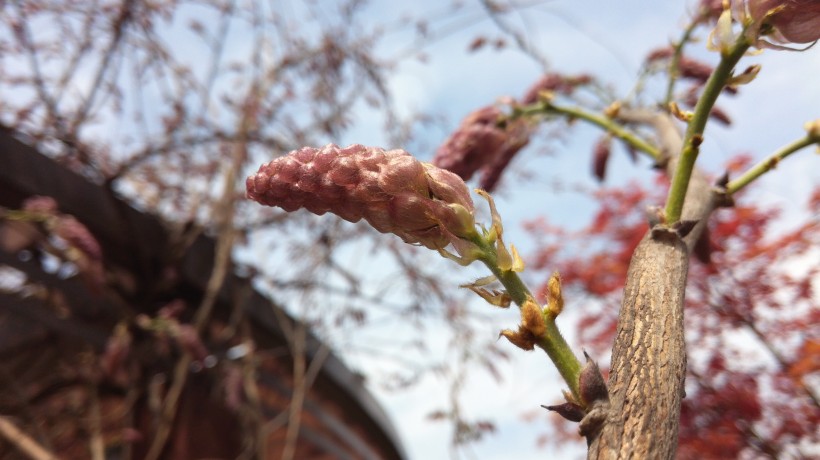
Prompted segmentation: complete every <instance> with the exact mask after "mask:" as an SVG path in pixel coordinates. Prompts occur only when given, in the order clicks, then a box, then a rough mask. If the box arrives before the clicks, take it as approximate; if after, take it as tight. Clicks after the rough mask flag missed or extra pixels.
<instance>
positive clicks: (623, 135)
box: [518, 102, 661, 160]
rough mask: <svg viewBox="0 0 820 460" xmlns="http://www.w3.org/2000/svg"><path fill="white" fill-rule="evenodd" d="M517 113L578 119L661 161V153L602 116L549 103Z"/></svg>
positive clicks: (535, 105) (541, 103) (536, 105)
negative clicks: (560, 115)
mask: <svg viewBox="0 0 820 460" xmlns="http://www.w3.org/2000/svg"><path fill="white" fill-rule="evenodd" d="M518 111H519V112H518V113H520V114H521V115H534V114H540V113H559V114H562V115H566V116H567V117H568V118H570V119H572V118H578V119H581V120H584V121H587V122H589V123H591V124H593V125H596V126H599V127H600V128H602V129H604V130H605V131H607V132H608V133H610V134H612V135H613V136H614V137H616V138H618V139H620V140H622V141H624V142H625V143H627V144H629V145H631V146H632V147H634V148H635V149H636V150H639V151H641V152H644V153H646V154H647V155H649V156H650V157H652V158H653V159H655V160H660V159H661V152H660V150H658V149H657V148H656V147H655V146H653V145H652V144H650V143H648V142H646V141H645V140H643V139H641V138H640V137H638V136H637V135H635V133H633V132H631V131H629V130H628V129H626V128H625V127H624V126H623V125H621V124H619V123H616V122H615V121H614V120H612V119H611V118H609V117H606V116H604V115H599V114H597V113H592V112H589V111H586V110H584V109H582V108H580V107H565V106H560V105H555V104H553V103H551V102H540V103H537V104H533V105H530V106H526V107H521V108H519V109H518Z"/></svg>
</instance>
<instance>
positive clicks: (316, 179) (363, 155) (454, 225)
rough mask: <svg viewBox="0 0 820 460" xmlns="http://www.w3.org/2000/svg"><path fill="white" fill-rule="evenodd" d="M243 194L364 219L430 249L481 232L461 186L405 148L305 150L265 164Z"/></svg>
mask: <svg viewBox="0 0 820 460" xmlns="http://www.w3.org/2000/svg"><path fill="white" fill-rule="evenodd" d="M246 188H247V192H246V194H247V197H248V198H250V199H252V200H255V201H257V202H259V203H261V204H264V205H268V206H278V207H280V208H282V209H284V210H285V211H295V210H297V209H300V208H305V209H307V210H308V211H310V212H312V213H314V214H318V215H322V214H324V213H326V212H330V213H333V214H336V215H337V216H339V217H341V218H343V219H345V220H348V221H350V222H358V221H359V220H361V219H365V220H366V221H367V222H368V223H369V224H370V225H372V226H373V227H374V228H375V229H376V230H378V231H380V232H382V233H393V234H396V235H398V236H399V237H400V238H401V239H402V240H404V241H405V242H407V243H412V244H421V245H423V246H426V247H428V248H431V249H443V248H444V247H446V246H447V245H448V244H449V243H454V244H455V245H456V246H457V245H458V240H459V239H460V238H464V237H468V236H471V235H473V234H474V233H475V232H476V229H475V220H474V216H473V214H474V206H473V201H472V199H471V198H470V193H469V190H468V189H467V186H466V185H465V184H464V181H463V180H462V179H461V178H459V177H458V176H457V175H455V174H453V173H451V172H449V171H445V170H443V169H439V168H437V167H435V166H433V165H432V164H429V163H423V162H420V161H418V160H417V159H415V158H414V157H413V156H411V155H410V154H409V153H407V152H405V151H404V150H384V149H381V148H378V147H365V146H363V145H358V144H355V145H351V146H349V147H345V148H341V147H339V146H336V145H334V144H328V145H326V146H324V147H321V148H312V147H304V148H301V149H299V150H295V151H293V152H290V153H289V154H288V155H285V156H282V157H279V158H276V159H275V160H273V161H271V162H269V163H267V164H264V165H262V166H261V167H260V168H259V171H258V172H257V173H256V174H253V175H252V176H250V177H248V179H247V181H246ZM456 249H458V247H457V248H456Z"/></svg>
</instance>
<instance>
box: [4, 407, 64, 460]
mask: <svg viewBox="0 0 820 460" xmlns="http://www.w3.org/2000/svg"><path fill="white" fill-rule="evenodd" d="M0 436H3V438H5V439H6V441H8V442H9V443H11V444H12V445H14V446H15V447H17V449H19V450H20V452H22V453H24V454H26V455H27V456H28V457H29V458H31V459H32V460H58V459H57V456H56V455H54V454H52V453H51V452H49V451H48V450H47V449H46V448H45V447H43V446H41V445H40V444H39V443H37V441H35V440H34V439H32V438H31V437H30V436H29V435H27V434H26V433H24V432H23V431H22V430H20V428H18V427H17V425H15V424H14V423H13V422H12V421H11V419H10V418H9V417H2V416H0Z"/></svg>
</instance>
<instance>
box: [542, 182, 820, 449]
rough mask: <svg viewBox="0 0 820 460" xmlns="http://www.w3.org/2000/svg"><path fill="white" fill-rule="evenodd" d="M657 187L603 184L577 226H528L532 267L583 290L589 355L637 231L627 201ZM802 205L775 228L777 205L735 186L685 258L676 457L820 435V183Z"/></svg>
mask: <svg viewBox="0 0 820 460" xmlns="http://www.w3.org/2000/svg"><path fill="white" fill-rule="evenodd" d="M657 182H658V183H657V184H656V185H664V183H665V182H666V180H665V178H663V177H662V176H660V175H659V177H658V179H657ZM665 193H666V187H665V186H654V187H652V188H651V189H649V188H645V187H643V186H641V185H639V184H636V183H630V184H629V185H627V186H625V187H616V188H605V189H601V190H599V191H597V192H595V193H594V196H595V198H596V199H597V200H598V203H599V209H598V211H597V213H596V215H595V216H594V218H593V219H592V221H591V223H590V224H589V225H588V226H586V227H585V228H583V229H582V230H580V231H579V232H577V233H574V234H569V233H568V232H566V231H564V230H561V229H560V228H558V227H555V226H553V225H550V224H549V222H547V221H544V220H539V221H534V222H530V223H529V224H528V229H529V230H530V231H531V232H532V233H533V234H534V235H537V238H538V241H539V242H540V244H541V250H540V251H539V252H538V254H536V257H535V258H534V261H533V262H534V263H533V264H531V267H532V268H534V269H541V270H549V271H551V270H554V269H555V268H558V269H559V270H560V271H561V274H562V278H563V279H564V282H565V286H566V287H567V288H568V289H575V290H577V291H576V292H577V293H578V294H579V295H577V296H575V297H576V298H586V299H589V301H587V302H585V304H586V305H578V306H577V307H576V308H579V309H582V313H581V319H580V320H579V322H578V325H577V327H578V332H579V335H580V342H581V343H583V344H584V346H585V347H587V348H588V349H589V350H590V351H591V352H593V353H594V354H595V355H596V356H597V357H600V358H604V357H606V356H608V355H609V352H608V350H610V349H611V347H612V343H613V340H614V336H615V330H616V329H615V328H616V321H617V315H618V307H619V305H620V296H621V295H622V289H623V285H624V282H625V280H626V273H627V269H628V267H629V261H630V258H631V255H632V253H633V251H634V249H635V247H636V246H637V244H638V242H639V241H640V239H641V238H642V237H643V235H644V234H645V233H646V229H647V217H646V215H645V214H642V213H641V212H639V211H636V210H640V209H646V208H647V206H648V205H652V204H657V203H661V202H663V198H664V196H665V195H664V194H665ZM808 206H809V209H810V210H811V211H812V212H813V215H810V217H808V218H806V219H805V220H804V221H802V222H800V223H799V224H797V225H795V226H793V227H792V228H791V229H788V230H784V229H783V228H782V227H778V228H777V231H773V227H774V225H775V223H776V222H778V219H777V218H778V217H780V212H779V211H778V210H776V209H771V208H767V207H765V206H762V205H758V204H756V203H754V202H753V201H752V200H751V199H749V198H748V197H746V198H744V197H743V196H741V197H740V199H739V200H738V202H737V203H736V204H735V206H734V207H731V208H726V209H721V210H719V211H718V212H716V213H715V214H714V215H713V217H712V219H711V221H710V222H709V226H708V233H706V234H707V235H708V241H707V243H708V249H709V251H708V255H709V257H708V262H706V263H704V262H702V261H701V262H695V263H693V264H691V265H690V270H689V276H688V286H687V294H686V302H687V303H686V320H685V323H686V339H687V355H688V357H689V363H688V369H689V370H688V375H687V380H686V397H685V398H684V399H683V401H682V411H681V427H680V439H679V449H678V453H677V457H678V458H681V459H690V458H692V459H694V458H715V459H717V458H759V457H771V458H783V457H788V458H801V457H802V456H804V455H806V452H807V451H806V449H807V448H811V447H810V445H812V444H814V445H816V443H818V442H820V432H818V431H817V426H818V424H820V395H818V394H817V390H816V384H815V386H814V387H812V384H811V382H810V379H811V378H812V377H814V378H816V377H817V376H818V370H820V341H818V339H817V337H820V302H819V300H820V299H819V298H818V294H817V293H816V290H817V287H818V286H817V280H818V273H820V263H818V260H820V258H818V254H817V248H818V244H820V216H818V215H817V213H816V210H817V209H818V208H820V187H818V188H817V189H816V190H815V191H814V192H813V194H812V195H811V197H810V199H809V200H808ZM578 242H582V244H578ZM579 248H587V249H586V250H584V249H579ZM544 279H545V280H546V278H544ZM581 294H583V295H581ZM556 419H557V417H556ZM559 423H563V421H560V422H559Z"/></svg>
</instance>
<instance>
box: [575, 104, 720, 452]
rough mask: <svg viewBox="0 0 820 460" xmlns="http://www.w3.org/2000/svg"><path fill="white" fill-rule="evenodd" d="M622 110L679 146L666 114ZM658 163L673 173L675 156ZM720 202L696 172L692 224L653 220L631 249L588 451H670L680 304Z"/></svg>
mask: <svg viewBox="0 0 820 460" xmlns="http://www.w3.org/2000/svg"><path fill="white" fill-rule="evenodd" d="M619 117H620V118H622V119H623V120H624V121H629V122H634V123H640V124H646V125H649V126H650V127H652V128H653V129H654V131H655V132H656V134H657V136H658V139H659V141H660V144H661V150H662V151H664V152H676V151H680V145H681V140H680V139H681V137H680V133H679V132H678V131H677V129H676V128H675V126H674V123H673V121H672V119H671V118H670V117H669V115H668V114H665V113H662V112H651V111H644V110H623V111H622V112H621V113H619ZM663 166H665V169H666V172H667V174H669V175H671V174H672V173H673V172H674V170H675V168H676V167H677V158H670V159H669V161H668V162H666V164H665V165H663ZM720 204H721V196H720V194H718V193H716V189H715V188H714V187H712V186H711V185H710V184H709V182H708V181H707V180H706V177H705V175H704V174H703V173H701V172H699V171H695V172H694V174H693V177H692V180H691V181H690V183H689V188H688V191H687V195H686V206H685V207H684V210H683V220H691V221H697V225H696V226H695V227H694V228H693V229H692V230H691V231H690V232H688V233H687V234H685V235H678V234H677V233H676V232H674V231H672V230H670V231H658V228H657V227H656V228H655V231H654V232H653V231H650V232H649V233H648V234H647V235H646V236H645V237H644V238H643V240H642V241H641V242H640V244H639V245H638V247H637V248H636V250H635V253H634V254H633V257H632V260H631V263H630V266H629V272H628V274H627V282H626V288H625V290H624V297H623V301H622V305H621V310H620V313H619V316H618V330H617V335H616V339H615V344H614V347H613V351H612V365H611V371H610V378H609V384H608V385H609V395H610V406H609V408H608V410H607V411H606V413H605V415H603V416H601V419H600V420H599V422H598V423H597V425H595V426H594V428H595V429H594V430H592V431H591V432H589V433H588V435H587V436H588V442H589V453H588V458H590V459H614V458H653V459H665V458H673V457H674V456H675V451H676V449H677V445H678V428H679V424H680V408H681V399H682V398H683V396H684V379H685V376H686V346H685V342H684V331H683V307H684V292H685V289H686V278H687V274H688V269H689V254H690V252H691V251H692V248H693V247H694V245H695V242H696V241H697V239H698V238H699V237H700V235H701V234H702V232H703V229H704V227H705V225H706V221H707V220H708V218H709V215H710V214H711V212H712V211H713V210H714V209H715V208H716V207H717V206H718V205H720Z"/></svg>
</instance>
